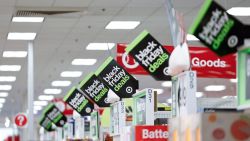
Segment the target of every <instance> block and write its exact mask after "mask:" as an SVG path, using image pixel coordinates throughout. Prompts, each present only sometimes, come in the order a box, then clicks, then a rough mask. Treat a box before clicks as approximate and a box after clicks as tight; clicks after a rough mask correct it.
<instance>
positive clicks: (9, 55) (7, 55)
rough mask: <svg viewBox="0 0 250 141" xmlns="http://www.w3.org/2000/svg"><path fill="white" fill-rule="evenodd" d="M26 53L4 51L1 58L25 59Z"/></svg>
mask: <svg viewBox="0 0 250 141" xmlns="http://www.w3.org/2000/svg"><path fill="white" fill-rule="evenodd" d="M26 56H27V51H4V52H3V57H5V58H25V57H26Z"/></svg>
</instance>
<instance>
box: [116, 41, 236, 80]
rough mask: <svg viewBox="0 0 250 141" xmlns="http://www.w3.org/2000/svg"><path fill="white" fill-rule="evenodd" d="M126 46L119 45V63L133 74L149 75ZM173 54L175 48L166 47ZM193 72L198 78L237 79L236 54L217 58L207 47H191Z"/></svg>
mask: <svg viewBox="0 0 250 141" xmlns="http://www.w3.org/2000/svg"><path fill="white" fill-rule="evenodd" d="M126 46H127V45H126V44H118V45H117V57H116V59H117V62H118V63H119V64H120V65H121V66H122V67H124V68H125V69H126V70H127V71H128V72H129V73H131V74H138V75H147V74H148V73H147V72H146V71H145V70H144V69H143V68H142V67H141V66H139V64H138V63H137V62H135V60H134V59H133V57H131V56H129V55H127V54H126V53H125V48H126ZM164 48H166V49H167V50H168V51H169V52H172V51H173V49H174V47H173V46H164ZM189 53H190V57H191V65H192V68H191V69H192V70H195V71H197V76H198V77H206V78H229V79H231V78H236V54H230V55H226V56H223V57H219V56H217V55H216V54H215V53H214V52H212V51H211V50H210V49H208V48H206V47H194V46H190V47H189Z"/></svg>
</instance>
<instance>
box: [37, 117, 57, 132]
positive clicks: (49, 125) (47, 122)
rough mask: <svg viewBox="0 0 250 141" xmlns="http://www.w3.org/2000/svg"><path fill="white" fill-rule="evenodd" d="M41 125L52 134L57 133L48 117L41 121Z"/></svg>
mask: <svg viewBox="0 0 250 141" xmlns="http://www.w3.org/2000/svg"><path fill="white" fill-rule="evenodd" d="M39 124H40V125H41V126H42V127H43V128H44V129H45V130H46V131H48V132H51V131H55V129H53V128H52V127H53V123H52V122H51V120H50V119H49V118H48V117H46V116H43V117H42V118H41V119H40V121H39Z"/></svg>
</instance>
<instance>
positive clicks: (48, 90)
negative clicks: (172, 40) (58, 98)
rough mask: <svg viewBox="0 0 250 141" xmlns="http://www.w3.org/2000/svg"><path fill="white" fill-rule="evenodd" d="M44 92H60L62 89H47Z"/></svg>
mask: <svg viewBox="0 0 250 141" xmlns="http://www.w3.org/2000/svg"><path fill="white" fill-rule="evenodd" d="M43 92H44V93H45V94H60V93H61V92H62V90H61V89H45V90H44V91H43Z"/></svg>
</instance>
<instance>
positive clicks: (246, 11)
mask: <svg viewBox="0 0 250 141" xmlns="http://www.w3.org/2000/svg"><path fill="white" fill-rule="evenodd" d="M227 13H229V14H230V15H234V16H250V7H232V8H230V9H229V10H227Z"/></svg>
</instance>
